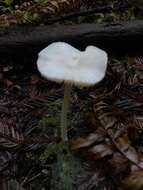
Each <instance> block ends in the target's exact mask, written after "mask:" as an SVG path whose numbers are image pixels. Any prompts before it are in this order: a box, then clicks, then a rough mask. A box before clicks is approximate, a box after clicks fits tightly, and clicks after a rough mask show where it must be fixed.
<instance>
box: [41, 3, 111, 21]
mask: <svg viewBox="0 0 143 190" xmlns="http://www.w3.org/2000/svg"><path fill="white" fill-rule="evenodd" d="M112 9H113V8H112V7H111V6H104V7H97V8H93V9H89V10H83V11H78V12H74V13H71V14H67V15H62V16H60V17H56V18H50V19H48V20H45V15H44V17H43V19H44V20H45V21H44V23H45V24H51V23H55V22H60V21H63V20H68V19H71V18H75V17H79V16H88V15H90V14H94V13H101V12H102V13H103V12H109V11H111V10H112Z"/></svg>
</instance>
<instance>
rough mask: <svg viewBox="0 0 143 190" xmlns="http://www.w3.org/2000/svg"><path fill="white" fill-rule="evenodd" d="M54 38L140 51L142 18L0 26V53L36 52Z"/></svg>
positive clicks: (79, 45)
mask: <svg viewBox="0 0 143 190" xmlns="http://www.w3.org/2000/svg"><path fill="white" fill-rule="evenodd" d="M55 41H65V42H68V43H70V44H71V45H74V46H75V47H77V48H80V49H84V48H85V47H86V46H87V45H96V46H98V47H100V48H102V49H104V50H106V51H107V52H108V53H112V54H113V53H116V54H126V53H132V52H134V53H136V52H142V50H143V48H142V46H143V21H137V20H136V21H129V22H119V23H113V24H79V25H70V26H67V25H50V26H15V27H9V28H1V29H0V54H1V55H4V54H5V53H6V54H16V55H19V54H23V51H24V53H30V54H31V53H32V54H36V55H37V52H39V51H40V50H41V49H42V48H44V47H45V46H47V45H48V44H50V43H52V42H55Z"/></svg>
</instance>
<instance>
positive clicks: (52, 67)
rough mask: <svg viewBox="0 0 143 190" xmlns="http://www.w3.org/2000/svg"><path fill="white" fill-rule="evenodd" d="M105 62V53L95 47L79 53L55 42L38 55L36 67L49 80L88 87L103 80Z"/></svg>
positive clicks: (70, 47)
mask: <svg viewBox="0 0 143 190" xmlns="http://www.w3.org/2000/svg"><path fill="white" fill-rule="evenodd" d="M107 61H108V57H107V54H106V52H105V51H103V50H101V49H99V48H97V47H95V46H88V47H87V48H86V50H85V51H79V50H78V49H76V48H74V47H72V46H71V45H69V44H67V43H64V42H55V43H52V44H51V45H49V46H48V47H46V48H45V49H43V50H42V51H41V52H40V53H39V57H38V61H37V66H38V70H39V72H40V73H41V75H42V76H44V77H45V78H47V79H49V80H52V81H57V82H65V83H68V82H69V83H72V84H75V85H83V86H89V85H94V84H96V83H98V82H99V81H101V80H102V79H103V78H104V76H105V72H106V68H107Z"/></svg>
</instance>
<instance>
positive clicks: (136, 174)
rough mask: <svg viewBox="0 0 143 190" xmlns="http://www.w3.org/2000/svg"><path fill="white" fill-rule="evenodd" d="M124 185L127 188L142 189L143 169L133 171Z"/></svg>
mask: <svg viewBox="0 0 143 190" xmlns="http://www.w3.org/2000/svg"><path fill="white" fill-rule="evenodd" d="M122 185H123V187H124V188H125V189H126V190H142V189H143V171H142V170H138V171H133V172H132V173H130V175H129V176H127V177H126V178H125V179H124V180H123V182H122Z"/></svg>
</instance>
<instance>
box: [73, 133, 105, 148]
mask: <svg viewBox="0 0 143 190" xmlns="http://www.w3.org/2000/svg"><path fill="white" fill-rule="evenodd" d="M103 140H104V137H103V135H102V134H98V133H91V134H89V135H88V136H87V137H85V138H82V137H80V138H78V139H76V140H72V141H71V148H72V150H77V149H79V148H85V147H89V146H91V145H93V144H94V143H97V142H102V141H103Z"/></svg>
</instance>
